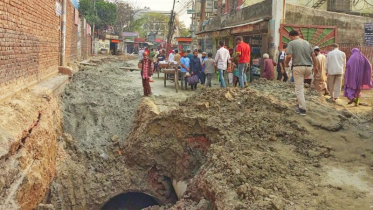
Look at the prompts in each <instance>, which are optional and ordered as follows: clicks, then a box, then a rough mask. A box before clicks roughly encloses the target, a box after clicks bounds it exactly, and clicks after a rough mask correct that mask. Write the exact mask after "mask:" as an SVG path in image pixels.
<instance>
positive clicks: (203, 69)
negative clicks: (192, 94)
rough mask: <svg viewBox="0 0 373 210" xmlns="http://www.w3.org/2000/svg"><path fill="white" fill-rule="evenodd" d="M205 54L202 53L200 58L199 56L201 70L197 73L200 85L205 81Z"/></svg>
mask: <svg viewBox="0 0 373 210" xmlns="http://www.w3.org/2000/svg"><path fill="white" fill-rule="evenodd" d="M206 55H207V54H206V52H203V53H202V58H201V63H202V71H201V74H200V75H199V80H200V82H201V85H204V84H205V81H206V73H205V68H206V67H205V66H204V65H203V61H205V60H206V59H207V56H206Z"/></svg>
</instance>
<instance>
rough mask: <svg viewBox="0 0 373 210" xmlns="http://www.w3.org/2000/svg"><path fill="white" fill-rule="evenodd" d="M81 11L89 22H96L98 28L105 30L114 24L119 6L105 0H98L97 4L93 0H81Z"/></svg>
mask: <svg viewBox="0 0 373 210" xmlns="http://www.w3.org/2000/svg"><path fill="white" fill-rule="evenodd" d="M79 12H80V14H82V15H83V16H84V17H85V19H86V20H87V22H88V23H90V24H95V25H96V28H97V30H105V29H107V28H108V26H112V25H114V23H115V20H116V12H117V7H116V5H115V4H114V3H111V2H107V1H105V0H96V5H95V6H94V3H93V1H92V0H80V2H79Z"/></svg>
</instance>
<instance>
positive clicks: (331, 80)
mask: <svg viewBox="0 0 373 210" xmlns="http://www.w3.org/2000/svg"><path fill="white" fill-rule="evenodd" d="M327 86H328V89H329V92H330V96H331V98H332V99H334V98H339V94H340V93H341V87H342V75H341V74H337V75H328V85H327Z"/></svg>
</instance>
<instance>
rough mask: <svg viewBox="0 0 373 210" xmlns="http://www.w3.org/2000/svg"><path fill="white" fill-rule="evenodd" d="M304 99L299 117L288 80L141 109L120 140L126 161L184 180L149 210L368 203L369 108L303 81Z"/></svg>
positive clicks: (372, 169)
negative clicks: (341, 105) (178, 190)
mask: <svg viewBox="0 0 373 210" xmlns="http://www.w3.org/2000/svg"><path fill="white" fill-rule="evenodd" d="M306 98H307V103H308V106H309V109H308V110H309V111H308V116H306V117H300V116H299V115H297V114H295V113H294V111H293V105H295V104H296V101H295V95H294V93H293V86H292V85H291V84H285V83H271V82H267V81H262V80H260V81H258V82H256V83H254V84H252V85H251V87H250V88H249V89H244V90H240V89H228V90H221V89H219V90H218V89H204V90H202V91H200V92H199V93H197V94H196V96H194V97H190V98H189V99H188V100H186V101H185V102H181V103H180V104H179V107H178V108H177V109H173V110H172V111H170V112H164V113H160V114H159V115H155V116H154V115H153V116H151V117H149V118H147V117H146V116H144V115H143V114H142V115H141V117H140V118H137V120H138V121H137V122H136V125H135V127H134V129H133V134H131V135H130V137H129V139H127V141H126V142H124V144H123V148H125V151H126V155H127V159H129V160H132V161H133V162H132V161H131V162H132V163H133V164H136V165H141V166H143V167H150V166H152V165H153V166H154V165H156V166H157V168H158V169H159V170H160V171H162V172H163V173H165V174H166V175H167V176H168V177H171V178H172V179H177V180H184V181H185V180H186V181H187V182H188V189H187V191H186V193H185V195H184V198H183V199H181V200H180V201H178V202H177V204H176V205H174V206H172V207H167V208H166V207H159V208H158V207H152V208H149V209H369V208H371V206H372V205H373V195H372V192H373V179H372V177H373V176H372V174H373V165H372V163H373V153H372V151H373V150H372V148H373V138H372V131H373V129H372V123H371V122H369V117H368V116H371V115H370V113H361V115H359V116H357V115H353V114H352V113H351V112H349V111H348V110H347V109H343V110H341V111H338V110H336V109H335V107H333V106H334V105H332V104H329V103H328V102H326V101H325V98H324V97H322V96H319V95H318V94H317V93H316V92H314V91H313V90H311V89H309V90H307V91H306ZM347 108H348V107H347ZM140 109H141V110H139V112H146V109H147V108H146V107H141V106H140ZM146 118H147V119H146ZM139 150H140V151H141V153H140V154H139V153H134V152H133V151H139Z"/></svg>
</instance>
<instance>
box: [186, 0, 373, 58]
mask: <svg viewBox="0 0 373 210" xmlns="http://www.w3.org/2000/svg"><path fill="white" fill-rule="evenodd" d="M368 2H370V1H368ZM196 3H199V4H200V5H199V6H197V5H196V6H195V7H194V8H195V9H196V10H195V12H196V14H194V15H193V17H194V23H195V28H196V34H197V37H196V40H197V41H198V45H199V47H200V48H202V50H204V51H207V52H209V51H212V52H215V51H216V47H217V45H218V42H219V41H220V40H224V41H225V43H226V44H227V45H228V46H229V47H234V46H235V43H234V38H235V37H237V36H243V38H244V41H245V42H248V43H249V44H250V45H251V47H252V58H256V57H260V56H261V55H262V54H263V53H269V54H270V55H271V56H275V55H276V52H277V50H278V48H279V47H281V46H282V44H283V43H288V42H289V41H290V40H289V37H288V33H289V31H291V30H297V31H299V32H300V34H301V37H302V38H304V39H306V40H308V41H309V42H310V43H311V44H312V45H318V46H320V47H322V48H324V49H327V48H328V46H329V45H330V44H332V43H335V42H338V43H346V44H351V43H354V44H355V45H359V46H362V45H370V43H372V44H373V41H370V40H367V39H370V38H369V36H365V35H366V33H365V32H366V28H367V26H370V24H371V23H372V22H373V19H372V18H371V17H369V16H370V14H369V13H364V14H362V13H363V11H367V12H369V11H371V10H372V7H371V6H370V5H369V4H367V3H366V2H365V3H364V1H360V3H358V4H356V5H354V4H352V1H349V0H338V1H336V0H245V1H243V0H218V1H215V2H214V3H212V4H211V0H200V1H197V2H196ZM209 5H213V9H212V10H211V8H209V7H210V6H209ZM372 5H373V1H372ZM198 8H200V9H198ZM359 8H360V9H361V8H363V9H364V10H359ZM358 10H359V11H360V12H358ZM364 37H365V38H364Z"/></svg>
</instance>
